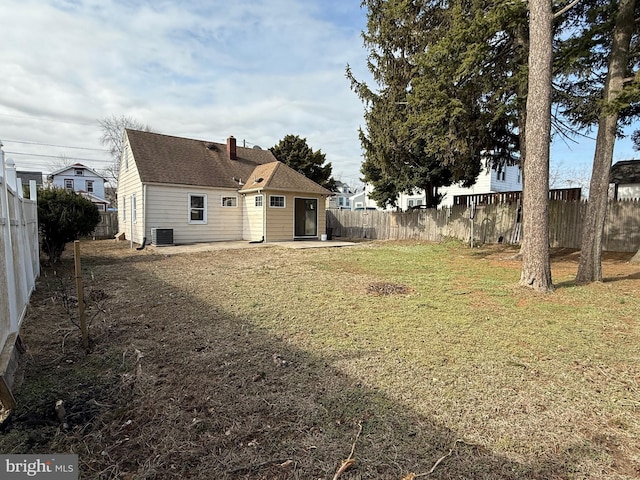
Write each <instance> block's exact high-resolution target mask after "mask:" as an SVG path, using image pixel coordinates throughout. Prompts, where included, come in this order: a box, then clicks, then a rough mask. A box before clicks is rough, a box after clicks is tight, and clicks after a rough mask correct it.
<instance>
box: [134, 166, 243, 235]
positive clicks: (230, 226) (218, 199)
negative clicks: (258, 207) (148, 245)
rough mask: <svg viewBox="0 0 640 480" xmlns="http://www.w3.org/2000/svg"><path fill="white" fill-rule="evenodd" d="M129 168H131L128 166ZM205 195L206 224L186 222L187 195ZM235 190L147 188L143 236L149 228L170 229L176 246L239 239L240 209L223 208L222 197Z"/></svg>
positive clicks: (231, 193)
mask: <svg viewBox="0 0 640 480" xmlns="http://www.w3.org/2000/svg"><path fill="white" fill-rule="evenodd" d="M130 167H131V165H130ZM196 193H197V194H198V195H206V203H205V205H206V209H207V223H206V224H202V223H189V216H188V215H187V214H186V212H185V209H186V208H187V206H188V205H189V203H188V202H189V194H194V195H195V194H196ZM233 193H235V191H233V192H232V191H229V190H224V189H215V188H201V187H199V188H198V191H197V192H195V191H194V189H193V187H188V186H186V185H185V186H181V185H175V186H170V185H148V186H147V211H146V235H147V237H148V238H150V237H151V229H152V228H172V229H173V241H174V243H176V244H188V243H197V242H220V241H230V240H242V236H243V231H242V209H241V208H223V207H222V206H221V205H222V197H223V196H224V197H230V196H233Z"/></svg>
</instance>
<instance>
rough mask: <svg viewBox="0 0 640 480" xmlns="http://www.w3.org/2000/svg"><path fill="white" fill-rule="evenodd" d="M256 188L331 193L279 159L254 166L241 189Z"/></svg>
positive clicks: (319, 193) (320, 193)
mask: <svg viewBox="0 0 640 480" xmlns="http://www.w3.org/2000/svg"><path fill="white" fill-rule="evenodd" d="M257 189H264V190H282V191H289V192H304V193H310V194H317V195H332V193H331V191H330V190H327V189H326V188H324V187H322V186H321V185H319V184H317V183H316V182H314V181H313V180H311V179H309V178H307V177H305V176H304V175H303V174H301V173H300V172H297V171H296V170H294V169H293V168H291V167H289V166H288V165H285V164H284V163H282V162H280V161H275V162H271V163H268V164H265V165H260V166H258V167H256V168H255V170H254V171H253V172H252V173H251V176H250V177H249V178H248V180H247V182H246V183H245V185H244V186H243V187H242V189H241V191H250V190H257Z"/></svg>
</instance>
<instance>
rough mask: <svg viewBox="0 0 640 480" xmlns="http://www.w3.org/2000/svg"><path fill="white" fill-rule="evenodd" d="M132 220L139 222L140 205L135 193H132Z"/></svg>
mask: <svg viewBox="0 0 640 480" xmlns="http://www.w3.org/2000/svg"><path fill="white" fill-rule="evenodd" d="M131 222H132V223H138V205H137V201H136V194H135V193H133V194H132V195H131Z"/></svg>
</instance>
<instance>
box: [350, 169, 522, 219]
mask: <svg viewBox="0 0 640 480" xmlns="http://www.w3.org/2000/svg"><path fill="white" fill-rule="evenodd" d="M372 191H373V186H372V185H368V184H367V185H365V188H364V190H363V191H361V192H358V193H356V194H355V195H353V196H352V197H351V204H352V209H353V210H360V209H363V208H365V209H372V208H375V209H376V210H383V209H381V208H379V207H378V205H377V204H376V202H375V201H373V200H371V198H370V195H371V192H372ZM520 191H522V174H521V172H520V167H519V166H518V165H513V166H505V167H502V168H497V169H496V168H492V167H485V168H483V170H482V171H481V172H480V175H478V179H477V180H476V183H475V184H474V185H473V186H471V187H468V188H465V187H461V186H460V185H451V186H449V187H440V188H439V189H438V193H439V194H440V195H444V197H443V199H442V202H440V205H439V206H438V208H443V207H450V206H452V205H453V197H455V196H458V195H475V194H483V193H496V192H520ZM425 204H426V195H425V193H424V191H423V190H422V191H420V190H416V192H415V193H412V194H407V193H401V194H400V195H398V201H397V209H398V210H402V211H406V210H410V209H412V208H416V207H419V206H420V205H425ZM386 210H392V209H391V208H387V209H386Z"/></svg>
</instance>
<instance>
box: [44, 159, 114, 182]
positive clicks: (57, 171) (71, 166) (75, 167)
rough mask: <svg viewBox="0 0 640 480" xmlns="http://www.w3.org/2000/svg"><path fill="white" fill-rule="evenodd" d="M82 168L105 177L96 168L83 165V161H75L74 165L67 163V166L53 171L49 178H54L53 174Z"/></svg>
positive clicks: (97, 175)
mask: <svg viewBox="0 0 640 480" xmlns="http://www.w3.org/2000/svg"><path fill="white" fill-rule="evenodd" d="M80 169H82V170H86V171H88V172H91V174H92V175H94V176H96V177H100V178H102V179H104V177H103V176H102V175H100V174H99V173H98V172H96V171H95V170H94V169H92V168H89V167H87V166H85V165H82V164H81V163H74V164H73V165H67V166H66V167H62V168H59V169H58V170H56V171H54V172H51V173H50V174H49V175H48V176H49V178H53V176H55V175H59V174H61V173H63V172H66V171H67V170H80ZM105 181H106V180H105Z"/></svg>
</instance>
